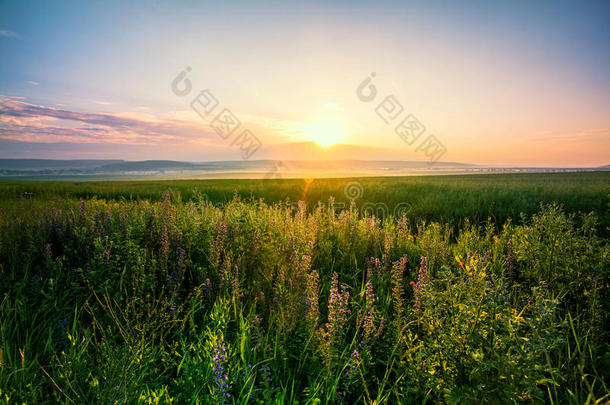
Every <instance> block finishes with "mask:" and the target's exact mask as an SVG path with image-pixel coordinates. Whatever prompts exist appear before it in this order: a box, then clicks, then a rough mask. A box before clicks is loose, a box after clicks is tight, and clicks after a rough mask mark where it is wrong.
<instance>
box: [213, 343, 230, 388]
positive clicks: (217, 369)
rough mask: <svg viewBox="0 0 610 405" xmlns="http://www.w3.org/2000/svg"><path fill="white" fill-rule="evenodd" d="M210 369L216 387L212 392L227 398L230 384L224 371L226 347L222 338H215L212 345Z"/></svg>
mask: <svg viewBox="0 0 610 405" xmlns="http://www.w3.org/2000/svg"><path fill="white" fill-rule="evenodd" d="M212 360H213V363H212V371H213V372H214V382H215V383H216V387H215V388H214V393H216V394H217V395H218V396H219V397H221V398H229V397H230V396H231V394H230V393H229V390H230V389H231V386H230V384H229V382H228V380H229V376H228V375H227V373H226V368H225V367H226V361H227V348H226V346H225V344H224V338H222V337H221V338H220V339H218V340H217V342H216V345H215V346H214V358H213V359H212Z"/></svg>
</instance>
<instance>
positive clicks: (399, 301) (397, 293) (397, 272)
mask: <svg viewBox="0 0 610 405" xmlns="http://www.w3.org/2000/svg"><path fill="white" fill-rule="evenodd" d="M407 260H408V258H407V255H404V256H403V257H401V258H400V260H398V261H396V262H394V264H393V266H392V304H393V306H394V324H395V326H396V328H397V330H401V329H402V322H403V316H402V315H403V312H404V296H403V295H404V294H403V287H402V280H403V272H404V270H405V266H406V265H407Z"/></svg>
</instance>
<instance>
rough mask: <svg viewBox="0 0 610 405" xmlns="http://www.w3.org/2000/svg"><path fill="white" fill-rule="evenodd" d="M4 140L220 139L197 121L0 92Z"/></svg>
mask: <svg viewBox="0 0 610 405" xmlns="http://www.w3.org/2000/svg"><path fill="white" fill-rule="evenodd" d="M0 129H1V131H0V139H10V140H15V141H24V142H61V141H65V142H87V143H90V142H99V143H120V144H126V143H132V144H159V143H162V142H168V141H174V142H180V141H181V142H184V141H185V140H187V141H188V140H189V139H198V140H200V141H201V140H208V141H209V142H211V143H214V142H217V141H218V140H219V138H218V136H217V135H216V134H215V133H213V132H212V131H211V130H210V129H209V128H206V127H205V126H202V125H197V124H196V123H193V122H186V121H177V120H164V119H157V118H154V117H151V116H150V115H147V114H138V113H132V114H125V115H119V114H98V113H80V112H75V111H68V110H64V109H57V108H52V107H46V106H41V105H36V104H31V103H27V102H23V101H18V100H15V99H13V98H9V97H6V96H2V95H0Z"/></svg>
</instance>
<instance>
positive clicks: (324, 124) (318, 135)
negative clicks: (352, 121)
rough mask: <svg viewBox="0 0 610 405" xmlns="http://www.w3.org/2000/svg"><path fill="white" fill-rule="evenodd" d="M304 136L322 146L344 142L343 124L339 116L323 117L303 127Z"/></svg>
mask: <svg viewBox="0 0 610 405" xmlns="http://www.w3.org/2000/svg"><path fill="white" fill-rule="evenodd" d="M303 133H304V135H305V138H306V139H307V140H309V141H313V142H315V143H317V144H318V145H320V146H322V147H325V148H326V147H329V146H332V145H335V144H338V143H343V142H345V126H344V125H343V120H342V119H339V118H325V119H321V120H319V121H315V122H311V123H309V124H306V125H305V126H304V127H303Z"/></svg>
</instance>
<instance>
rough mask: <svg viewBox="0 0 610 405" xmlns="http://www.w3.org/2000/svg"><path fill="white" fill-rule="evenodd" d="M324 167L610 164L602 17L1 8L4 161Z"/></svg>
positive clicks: (433, 7) (373, 9)
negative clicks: (333, 163) (318, 161)
mask: <svg viewBox="0 0 610 405" xmlns="http://www.w3.org/2000/svg"><path fill="white" fill-rule="evenodd" d="M367 80H368V81H367ZM373 96H374V97H373ZM312 145H313V147H312ZM318 152H319V153H318ZM319 156H322V157H324V158H325V159H328V158H355V159H377V160H417V161H424V160H430V161H435V160H437V159H438V160H441V161H452V162H466V163H475V164H483V165H497V166H503V165H504V166H506V165H511V166H513V165H519V166H557V167H595V166H600V165H607V164H610V2H608V1H584V2H578V1H572V2H567V1H558V0H555V1H493V2H492V1H469V0H466V1H461V2H454V1H435V0H432V1H425V2H424V1H421V2H414V1H403V2H390V1H370V2H364V1H355V0H352V1H329V0H326V1H320V2H315V1H314V2H282V1H265V2H262V1H234V2H216V1H215V2H212V1H209V2H208V1H203V2H195V1H173V2H170V1H167V2H165V1H150V2H140V1H134V2H118V1H117V2H112V1H87V2H82V1H6V0H0V158H18V157H24V158H25V157H27V158H52V159H126V160H149V159H172V160H187V161H210V160H240V159H300V160H307V159H312V158H317V157H319Z"/></svg>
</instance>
